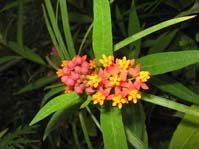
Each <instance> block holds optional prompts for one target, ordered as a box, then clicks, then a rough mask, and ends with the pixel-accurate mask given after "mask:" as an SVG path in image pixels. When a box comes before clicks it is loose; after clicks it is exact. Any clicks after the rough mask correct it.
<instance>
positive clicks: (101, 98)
mask: <svg viewBox="0 0 199 149" xmlns="http://www.w3.org/2000/svg"><path fill="white" fill-rule="evenodd" d="M105 98H106V96H104V95H103V94H102V93H101V92H97V93H95V94H94V95H93V96H92V100H93V104H98V103H99V104H100V105H103V104H104V100H105Z"/></svg>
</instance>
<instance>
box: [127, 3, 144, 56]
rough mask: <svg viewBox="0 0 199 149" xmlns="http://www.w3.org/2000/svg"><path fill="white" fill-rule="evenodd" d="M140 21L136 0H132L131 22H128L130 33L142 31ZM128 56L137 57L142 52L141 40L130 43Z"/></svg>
mask: <svg viewBox="0 0 199 149" xmlns="http://www.w3.org/2000/svg"><path fill="white" fill-rule="evenodd" d="M140 30H141V29H140V21H139V18H138V15H137V11H136V6H135V0H132V3H131V8H130V13H129V22H128V35H129V36H131V35H134V34H136V33H138V32H139V31H140ZM129 48H130V49H129V51H128V52H129V53H128V58H137V57H138V55H139V53H140V48H141V40H138V41H135V42H133V43H131V44H130V45H129Z"/></svg>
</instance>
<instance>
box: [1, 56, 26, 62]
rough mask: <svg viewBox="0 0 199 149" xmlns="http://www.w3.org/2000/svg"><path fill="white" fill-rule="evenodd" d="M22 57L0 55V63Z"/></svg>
mask: <svg viewBox="0 0 199 149" xmlns="http://www.w3.org/2000/svg"><path fill="white" fill-rule="evenodd" d="M20 58H22V57H20V56H3V57H0V64H2V63H5V62H8V61H12V60H16V59H20Z"/></svg>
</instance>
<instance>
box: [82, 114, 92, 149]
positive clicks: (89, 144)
mask: <svg viewBox="0 0 199 149" xmlns="http://www.w3.org/2000/svg"><path fill="white" fill-rule="evenodd" d="M79 120H80V123H81V127H82V130H83V133H84V138H85V141H86V144H87V146H88V149H92V148H93V147H92V144H91V141H90V138H89V135H88V131H87V128H86V122H85V118H84V114H83V113H82V111H81V112H79Z"/></svg>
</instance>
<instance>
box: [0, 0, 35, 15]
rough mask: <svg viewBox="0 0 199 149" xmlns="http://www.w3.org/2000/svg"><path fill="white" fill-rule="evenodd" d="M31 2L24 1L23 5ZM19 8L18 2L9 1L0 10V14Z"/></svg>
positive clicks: (29, 0) (28, 0)
mask: <svg viewBox="0 0 199 149" xmlns="http://www.w3.org/2000/svg"><path fill="white" fill-rule="evenodd" d="M29 2H31V0H25V1H24V4H26V3H29ZM17 6H19V1H10V2H8V3H6V5H5V6H4V7H3V8H2V9H1V10H0V12H3V11H6V10H9V9H12V8H15V7H17Z"/></svg>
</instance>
